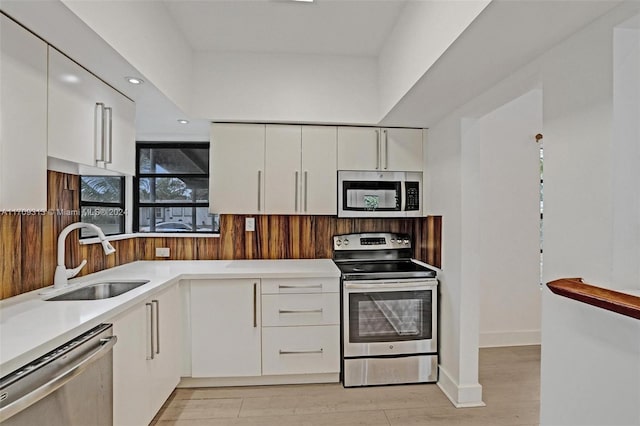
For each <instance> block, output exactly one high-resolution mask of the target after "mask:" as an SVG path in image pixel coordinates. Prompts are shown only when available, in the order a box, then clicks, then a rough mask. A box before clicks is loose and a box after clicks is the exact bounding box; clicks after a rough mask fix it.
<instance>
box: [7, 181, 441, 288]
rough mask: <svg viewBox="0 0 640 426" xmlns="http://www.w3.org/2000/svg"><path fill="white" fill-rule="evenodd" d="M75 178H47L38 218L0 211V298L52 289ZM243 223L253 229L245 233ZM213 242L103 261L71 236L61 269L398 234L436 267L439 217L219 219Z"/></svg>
mask: <svg viewBox="0 0 640 426" xmlns="http://www.w3.org/2000/svg"><path fill="white" fill-rule="evenodd" d="M79 186H80V179H79V177H78V176H76V175H69V174H64V173H58V172H53V171H49V172H48V198H47V209H48V211H47V212H45V214H44V215H39V214H36V215H29V214H22V215H18V214H1V212H0V299H6V298H8V297H11V296H15V295H18V294H21V293H25V292H28V291H32V290H37V289H39V288H42V287H46V286H49V285H51V284H52V283H53V275H54V271H55V267H56V263H57V262H56V251H57V248H56V245H57V237H58V234H59V233H60V231H62V229H63V228H64V227H65V226H67V225H69V224H70V223H73V222H76V221H78V220H79V218H80V216H79V211H80V206H79V194H78V191H79ZM246 217H255V218H256V230H255V231H254V232H245V230H244V222H245V218H246ZM220 229H221V230H222V232H221V235H220V237H219V238H190V237H184V238H183V237H163V238H160V237H148V238H142V237H141V238H129V239H125V240H118V241H112V245H113V246H114V247H115V249H116V253H115V254H114V255H111V256H105V255H104V253H103V251H102V246H101V245H100V244H91V245H83V246H81V245H80V244H78V234H79V233H78V232H73V233H72V234H71V235H70V236H69V237H68V238H67V248H66V249H67V250H66V253H67V256H66V264H67V266H69V267H70V266H76V265H77V264H79V263H80V261H81V260H82V259H87V266H85V268H84V270H83V271H82V273H81V275H86V274H89V273H92V272H97V271H100V270H103V269H107V268H112V267H114V266H118V265H122V264H125V263H129V262H133V261H136V260H164V259H172V260H194V259H199V260H211V259H224V260H228V259H313V258H330V257H331V256H332V237H333V235H336V234H346V233H351V232H369V231H386V232H406V233H408V234H411V235H413V237H414V257H415V258H416V259H420V260H423V261H425V262H427V263H430V264H432V265H434V266H441V239H442V238H441V237H442V236H441V230H442V218H441V217H440V216H430V217H425V218H413V219H338V218H337V217H335V216H281V215H271V216H269V215H264V216H243V215H222V216H221V218H220ZM156 247H169V249H170V253H171V256H170V257H169V258H157V257H156V256H155V249H156Z"/></svg>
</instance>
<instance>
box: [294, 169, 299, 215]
mask: <svg viewBox="0 0 640 426" xmlns="http://www.w3.org/2000/svg"><path fill="white" fill-rule="evenodd" d="M299 174H300V172H298V171H297V170H296V175H295V180H296V184H295V203H296V207H295V211H298V175H299Z"/></svg>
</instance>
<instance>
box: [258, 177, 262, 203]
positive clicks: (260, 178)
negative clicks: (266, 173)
mask: <svg viewBox="0 0 640 426" xmlns="http://www.w3.org/2000/svg"><path fill="white" fill-rule="evenodd" d="M261 198H262V170H258V211H260V204H262V203H261Z"/></svg>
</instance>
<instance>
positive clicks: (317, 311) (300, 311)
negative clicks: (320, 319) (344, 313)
mask: <svg viewBox="0 0 640 426" xmlns="http://www.w3.org/2000/svg"><path fill="white" fill-rule="evenodd" d="M278 313H279V314H321V313H322V308H320V309H279V310H278Z"/></svg>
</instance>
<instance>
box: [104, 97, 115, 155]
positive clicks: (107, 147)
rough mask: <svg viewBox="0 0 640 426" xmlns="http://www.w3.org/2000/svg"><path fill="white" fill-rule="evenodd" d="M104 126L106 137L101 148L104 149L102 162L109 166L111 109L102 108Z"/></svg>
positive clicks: (111, 133)
mask: <svg viewBox="0 0 640 426" xmlns="http://www.w3.org/2000/svg"><path fill="white" fill-rule="evenodd" d="M104 117H105V118H104V121H105V122H104V124H103V127H104V129H105V132H106V135H105V137H104V139H103V140H104V142H103V145H102V146H103V148H104V151H105V152H104V155H103V158H104V162H105V163H106V164H111V163H112V162H113V131H112V130H113V108H111V107H105V108H104Z"/></svg>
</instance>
